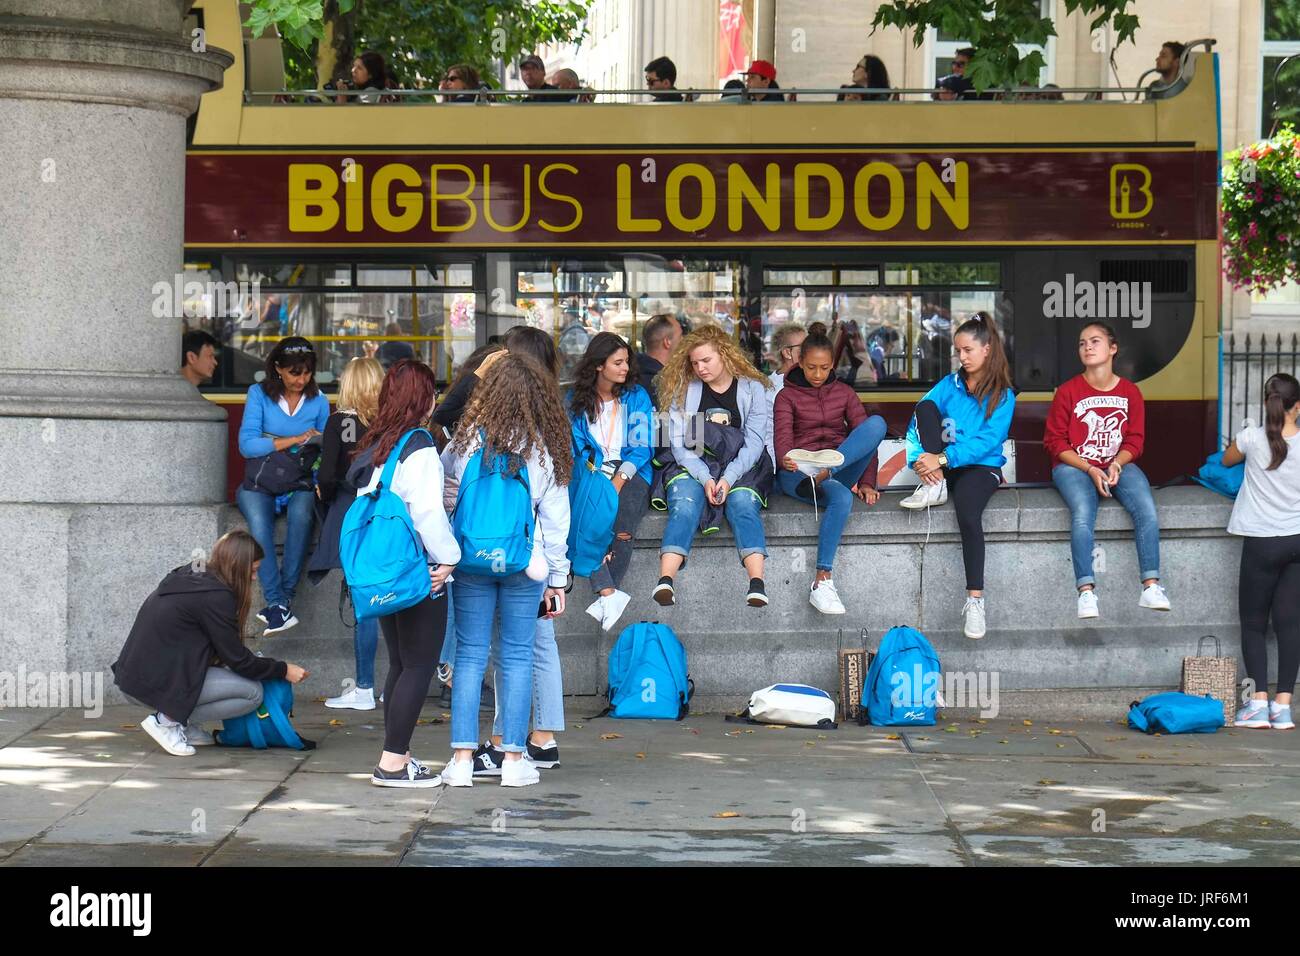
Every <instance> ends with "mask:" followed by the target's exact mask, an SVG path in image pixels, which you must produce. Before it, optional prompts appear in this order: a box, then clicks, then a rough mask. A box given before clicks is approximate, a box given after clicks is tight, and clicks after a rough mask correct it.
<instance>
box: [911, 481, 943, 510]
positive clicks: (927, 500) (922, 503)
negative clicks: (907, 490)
mask: <svg viewBox="0 0 1300 956" xmlns="http://www.w3.org/2000/svg"><path fill="white" fill-rule="evenodd" d="M947 501H948V482H947V480H944V481H941V482H939V483H938V484H937V485H927V484H926V483H925V482H924V481H923V482H921V483H920V484H919V485H917V486H916V491H914V492H912V493H911V494H910V495H908V496H907V497H906V498H904V499H903V500H902V501H900V502H899V505H901V506H902V507H904V508H908V509H910V510H912V511H919V510H921V509H922V508H933V507H935V506H936V505H942V504H945V503H947Z"/></svg>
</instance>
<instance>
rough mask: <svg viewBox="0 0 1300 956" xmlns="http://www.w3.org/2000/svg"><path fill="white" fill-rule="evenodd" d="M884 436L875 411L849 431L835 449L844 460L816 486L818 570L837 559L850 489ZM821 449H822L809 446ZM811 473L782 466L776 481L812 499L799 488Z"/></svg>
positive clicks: (850, 507)
mask: <svg viewBox="0 0 1300 956" xmlns="http://www.w3.org/2000/svg"><path fill="white" fill-rule="evenodd" d="M884 437H885V420H884V419H883V418H881V417H880V416H879V415H872V416H871V417H870V418H868V419H867V420H866V421H864V422H862V423H861V424H859V425H858V426H857V427H855V428H854V429H853V431H851V432H849V434H848V436H847V437H845V439H844V441H842V442H840V444H839V447H838V448H837V449H836V450H837V451H839V452H840V454H842V455H843V456H844V464H842V465H840V466H839V467H838V468H832V469H831V475H830V477H829V478H827V479H826V480H825V481H824V482H822V484H821V487H820V488H818V489H817V505H818V507H820V508H824V509H825V512H824V513H823V515H822V523H821V527H820V528H819V529H818V531H817V570H818V571H830V570H831V566H832V565H833V564H834V563H835V552H836V550H838V548H839V546H840V538H841V537H842V536H843V534H844V525H845V524H847V523H848V520H849V512H851V511H852V510H853V492H852V491H850V490H849V489H850V488H852V487H853V484H854V483H855V482H856V481H857V480H858V477H859V476H860V475H861V474H862V472H863V471H864V470H865V469H866V467H867V465H868V464H870V462H871V456H872V455H874V454H875V453H876V449H877V448H878V447H879V446H880V443H881V441H883V440H884ZM807 450H808V451H819V450H820V449H813V448H810V449H807ZM807 477H808V476H807V475H805V474H804V473H803V472H801V471H786V470H785V469H784V468H781V469H780V470H778V471H777V473H776V481H777V484H778V485H779V486H780V488H781V490H782V491H784V492H785V493H786V494H787V495H789V496H790V497H791V498H797V499H798V500H800V501H807V502H810V503H811V502H812V500H813V499H812V496H811V495H809V496H804V495H801V494H799V493H798V492H797V490H796V489H797V488H798V487H799V485H800V484H801V483H802V482H803V480H804V479H805V478H807Z"/></svg>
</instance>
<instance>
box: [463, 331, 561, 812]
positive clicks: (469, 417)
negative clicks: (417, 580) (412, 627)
mask: <svg viewBox="0 0 1300 956" xmlns="http://www.w3.org/2000/svg"><path fill="white" fill-rule="evenodd" d="M570 441H571V437H570V430H569V420H568V416H567V415H565V413H564V408H563V406H562V405H561V403H560V395H559V387H558V385H557V384H556V381H555V378H554V377H553V376H552V375H551V373H550V372H549V371H548V370H547V369H544V368H543V367H542V366H541V365H539V364H538V363H537V362H535V361H534V360H533V359H531V358H528V357H527V356H525V355H522V354H519V353H516V352H508V353H506V354H505V355H503V356H501V357H500V358H499V359H497V361H496V362H494V363H493V365H492V367H491V369H490V370H489V371H488V373H487V375H486V377H485V378H484V379H483V381H482V383H481V384H480V385H479V387H477V388H476V389H474V394H473V396H472V397H471V398H470V401H469V404H468V405H467V406H466V408H465V414H464V415H463V416H461V419H460V423H459V424H458V425H457V427H456V435H455V437H454V438H453V439H452V442H451V444H450V445H448V446H447V450H446V451H445V452H444V456H443V457H444V462H445V463H446V465H447V471H448V473H449V474H451V475H454V476H455V478H456V480H457V481H458V482H459V481H460V480H461V476H462V475H464V473H465V468H466V466H467V465H468V464H469V462H470V460H471V459H472V458H473V457H474V454H475V452H476V451H477V450H478V449H479V448H480V447H482V448H483V449H484V452H485V454H490V455H496V454H506V455H508V456H509V459H510V468H511V469H512V472H517V471H518V470H519V469H523V468H526V469H527V474H528V487H529V491H530V493H531V496H532V504H533V509H534V511H535V512H536V514H537V522H536V529H535V531H534V535H533V560H532V562H531V563H530V565H529V567H528V568H527V569H526V570H524V571H519V572H517V573H515V574H512V575H509V576H507V577H502V578H495V577H491V576H488V575H481V574H468V573H464V572H461V573H458V574H457V575H456V582H455V592H456V660H455V662H454V665H453V667H454V673H455V675H456V679H455V681H454V683H453V684H452V688H451V746H452V749H453V750H454V751H455V753H454V754H453V757H452V759H451V760H450V761H449V762H448V764H447V767H446V769H445V770H444V771H443V774H442V779H443V782H444V783H446V784H447V785H448V786H453V787H469V786H472V785H473V782H474V781H473V777H474V769H475V768H474V753H475V751H476V749H477V748H478V741H479V736H478V710H479V700H480V695H481V692H482V684H483V674H484V672H485V671H486V669H487V663H488V651H489V648H490V646H491V643H492V625H493V621H494V620H495V619H496V617H497V614H498V612H499V613H500V625H499V628H500V630H499V638H500V639H499V643H498V647H499V652H500V656H499V659H498V660H499V667H498V675H497V676H498V682H497V700H498V706H499V708H500V711H501V738H502V739H501V747H500V749H501V750H502V751H504V760H503V762H502V764H501V767H500V775H501V785H502V786H505V787H525V786H528V785H529V784H534V783H537V781H538V780H539V779H540V776H539V774H538V772H537V768H536V766H535V765H534V764H533V763H532V762H530V761H528V760H524V759H522V757H523V755H524V752H525V750H526V747H527V736H528V716H529V711H530V710H531V707H532V702H533V693H532V690H533V653H534V635H535V631H536V628H537V617H538V614H537V611H538V602H539V601H542V602H544V604H545V607H546V608H547V611H546V617H548V618H555V617H557V616H558V615H560V614H562V613H563V612H564V587H565V584H566V583H567V582H568V576H569V559H568V555H567V551H568V537H569V495H568V492H567V491H566V489H565V487H564V486H565V485H567V484H568V483H569V477H570V475H571V474H572V472H573V453H572V449H571V447H570Z"/></svg>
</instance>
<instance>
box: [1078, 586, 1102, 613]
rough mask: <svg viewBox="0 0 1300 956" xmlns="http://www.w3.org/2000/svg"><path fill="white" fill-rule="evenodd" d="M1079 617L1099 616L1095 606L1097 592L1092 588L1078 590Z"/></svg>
mask: <svg viewBox="0 0 1300 956" xmlns="http://www.w3.org/2000/svg"><path fill="white" fill-rule="evenodd" d="M1079 617H1101V611H1100V610H1099V609H1098V607H1097V592H1096V590H1095V589H1093V588H1089V589H1088V590H1086V591H1080V592H1079Z"/></svg>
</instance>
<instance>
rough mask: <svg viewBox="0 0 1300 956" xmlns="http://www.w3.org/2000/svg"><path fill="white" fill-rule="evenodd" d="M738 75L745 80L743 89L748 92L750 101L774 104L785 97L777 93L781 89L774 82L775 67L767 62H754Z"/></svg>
mask: <svg viewBox="0 0 1300 956" xmlns="http://www.w3.org/2000/svg"><path fill="white" fill-rule="evenodd" d="M740 75H741V76H743V77H744V78H745V88H746V89H748V90H749V96H750V98H751V99H754V100H758V101H760V102H763V101H769V102H775V103H780V102H783V101H784V100H785V97H784V96H782V95H781V94H780V93H779V92H777V91H778V90H780V89H781V87H779V86H778V85H777V82H776V67H775V66H773V65H772V64H771V63H770V62H769V61H767V60H755V61H754V62H753V63H751V64H749V69H748V70H745V71H744V72H743V73H741V74H740Z"/></svg>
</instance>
